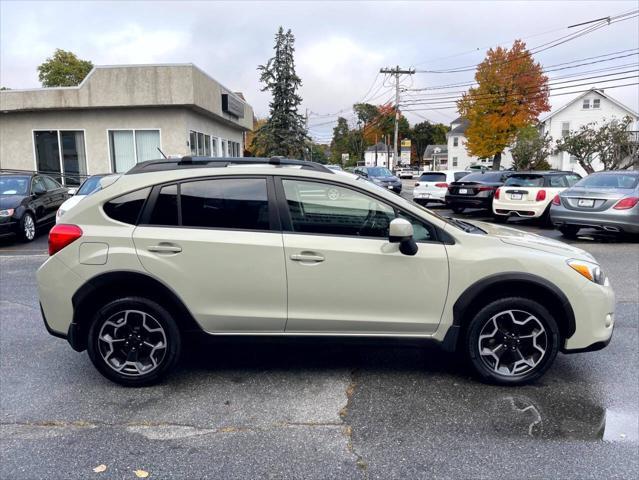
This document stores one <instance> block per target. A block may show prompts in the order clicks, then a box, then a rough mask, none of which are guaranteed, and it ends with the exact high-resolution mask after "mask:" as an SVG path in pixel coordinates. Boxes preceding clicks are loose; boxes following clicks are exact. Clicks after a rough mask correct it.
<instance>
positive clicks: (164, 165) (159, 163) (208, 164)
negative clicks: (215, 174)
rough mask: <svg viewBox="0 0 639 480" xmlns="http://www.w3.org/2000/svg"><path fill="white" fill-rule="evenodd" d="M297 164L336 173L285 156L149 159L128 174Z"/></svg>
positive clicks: (314, 164) (323, 167)
mask: <svg viewBox="0 0 639 480" xmlns="http://www.w3.org/2000/svg"><path fill="white" fill-rule="evenodd" d="M260 164H261V165H297V166H300V167H301V168H304V169H308V170H315V171H318V172H324V173H335V172H333V170H331V169H330V168H326V167H325V166H324V165H322V164H321V163H316V162H307V161H305V160H293V159H291V158H284V157H271V158H262V157H227V158H216V157H190V156H189V157H182V158H166V159H159V160H147V161H146V162H140V163H138V164H137V165H135V166H134V167H133V168H131V169H130V170H129V171H128V172H126V175H130V174H134V173H144V172H161V171H165V170H181V169H183V168H216V167H228V166H229V165H260Z"/></svg>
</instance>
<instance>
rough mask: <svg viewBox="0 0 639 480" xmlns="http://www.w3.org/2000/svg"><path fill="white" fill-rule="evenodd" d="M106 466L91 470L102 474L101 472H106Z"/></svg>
mask: <svg viewBox="0 0 639 480" xmlns="http://www.w3.org/2000/svg"><path fill="white" fill-rule="evenodd" d="M106 469H107V466H106V465H105V464H104V463H103V464H102V465H98V466H97V467H95V468H94V469H93V471H94V472H95V473H102V472H106Z"/></svg>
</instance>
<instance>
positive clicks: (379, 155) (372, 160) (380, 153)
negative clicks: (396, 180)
mask: <svg viewBox="0 0 639 480" xmlns="http://www.w3.org/2000/svg"><path fill="white" fill-rule="evenodd" d="M389 158H393V147H392V145H386V144H385V143H381V142H380V143H377V144H376V145H371V146H370V147H368V148H367V149H366V151H365V152H364V166H366V167H388V166H389V165H388V159H389ZM392 163H393V165H392V166H393V168H395V167H398V166H404V165H410V147H401V151H400V152H399V165H396V164H395V162H392Z"/></svg>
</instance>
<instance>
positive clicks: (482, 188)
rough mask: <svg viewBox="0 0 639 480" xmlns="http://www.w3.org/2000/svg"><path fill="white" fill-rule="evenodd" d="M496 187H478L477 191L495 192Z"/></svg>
mask: <svg viewBox="0 0 639 480" xmlns="http://www.w3.org/2000/svg"><path fill="white" fill-rule="evenodd" d="M495 188H496V187H479V188H478V190H479V191H480V192H487V191H489V190H495Z"/></svg>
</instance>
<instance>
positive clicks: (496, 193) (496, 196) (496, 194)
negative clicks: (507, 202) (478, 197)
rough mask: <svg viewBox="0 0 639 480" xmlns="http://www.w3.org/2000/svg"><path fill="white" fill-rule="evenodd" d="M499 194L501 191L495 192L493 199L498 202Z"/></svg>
mask: <svg viewBox="0 0 639 480" xmlns="http://www.w3.org/2000/svg"><path fill="white" fill-rule="evenodd" d="M499 192H501V190H500V189H497V190H495V198H496V199H497V200H499Z"/></svg>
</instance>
